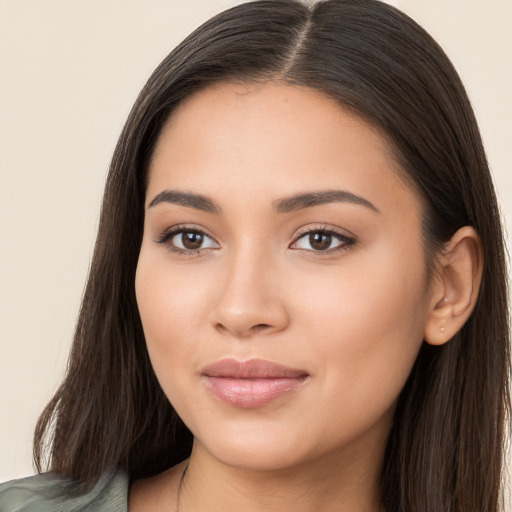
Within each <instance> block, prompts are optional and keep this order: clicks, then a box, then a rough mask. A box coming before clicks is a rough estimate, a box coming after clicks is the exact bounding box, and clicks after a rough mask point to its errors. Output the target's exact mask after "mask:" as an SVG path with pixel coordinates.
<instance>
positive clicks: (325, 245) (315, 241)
mask: <svg viewBox="0 0 512 512" xmlns="http://www.w3.org/2000/svg"><path fill="white" fill-rule="evenodd" d="M331 242H332V235H330V234H328V233H321V232H316V233H311V234H310V235H309V244H310V245H311V247H312V248H313V249H314V250H315V251H325V250H326V249H329V247H330V246H331Z"/></svg>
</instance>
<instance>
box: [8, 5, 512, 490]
mask: <svg viewBox="0 0 512 512" xmlns="http://www.w3.org/2000/svg"><path fill="white" fill-rule="evenodd" d="M236 3H241V2H235V1H228V0H187V1H171V0H166V1H164V0H149V1H148V0H73V1H72V2H70V1H69V0H0V73H1V80H0V140H1V149H0V170H1V171H0V172H1V178H2V179H1V183H2V186H1V189H0V233H1V251H0V344H1V345H0V346H1V352H0V354H1V356H0V410H1V411H2V416H1V420H0V481H4V480H8V479H12V478H16V477H20V476H24V475H27V474H31V473H32V472H33V469H32V465H31V441H32V432H33V429H34V425H35V422H36V418H37V416H38V414H39V413H40V411H41V409H42V408H43V406H44V405H45V403H46V402H47V401H48V400H49V399H50V397H51V395H52V393H53V392H54V391H55V389H56V387H57V384H58V382H59V380H60V378H61V377H62V375H63V372H64V369H65V363H66V358H67V353H68V349H69V346H70V340H71V337H72V333H73V328H74V322H75V319H76V315H77V311H78V307H79V303H80V297H81V294H82V290H83V286H84V282H85V278H86V274H87V270H88V265H89V259H90V256H91V254H92V248H93V243H94V237H95V230H96V227H97V221H98V213H99V206H100V200H101V195H102V187H103V183H104V179H105V175H106V172H107V168H108V164H109V160H110V157H111V154H112V151H113V148H114V145H115V142H116V139H117V137H118V135H119V133H120V130H121V127H122V125H123V123H124V120H125V118H126V116H127V114H128V111H129V109H130V107H131V105H132V103H133V101H134V100H135V97H136V95H137V93H138V91H139V90H140V88H141V87H142V85H143V84H144V82H145V80H146V79H147V78H148V76H149V74H150V73H151V71H152V70H153V69H154V67H155V66H156V65H157V64H158V63H159V62H160V60H161V59H162V58H163V57H164V56H165V55H166V54H167V53H168V52H169V50H170V49H171V48H172V47H173V46H175V45H176V44H177V43H178V42H179V41H180V40H181V39H182V38H183V37H185V36H186V35H187V34H188V33H189V32H190V31H191V30H192V29H193V28H195V27H196V26H197V25H198V24H200V23H201V22H202V21H204V20H206V19H207V18H209V17H210V16H211V15H212V14H214V13H216V12H218V11H220V10H222V9H223V8H226V7H230V6H232V5H235V4H236ZM390 3H393V4H395V5H398V6H399V7H400V8H401V9H402V10H404V11H405V12H406V13H408V14H410V15H411V16H412V17H413V18H415V19H416V20H417V21H418V22H419V23H420V24H421V25H423V26H424V27H425V28H426V29H427V30H428V31H429V32H431V34H432V35H433V36H434V37H435V38H436V39H437V40H438V41H439V42H440V43H441V45H442V46H443V47H444V49H445V50H446V52H447V53H448V55H449V56H450V57H451V59H452V60H453V62H454V64H455V66H456V68H457V69H458V70H459V72H460V74H461V76H462V78H463V80H464V81H465V83H466V86H467V89H468V92H469V96H470V98H471V100H472V102H473V104H474V107H475V110H476V114H477V117H478V119H479V123H480V126H481V129H482V134H483V138H484V142H485V144H486V147H487V150H488V156H489V160H490V163H491V168H492V171H493V174H494V177H495V181H496V185H497V190H498V195H499V197H500V201H501V205H502V208H503V213H504V216H505V217H506V220H507V224H508V225H509V226H510V225H511V222H512V193H511V192H512V179H511V176H510V171H511V170H512V151H511V146H512V96H511V93H510V91H512V35H511V33H512V31H511V28H512V0H466V1H463V0H430V1H425V0H401V1H398V2H390Z"/></svg>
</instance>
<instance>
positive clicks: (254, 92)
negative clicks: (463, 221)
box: [129, 84, 481, 512]
mask: <svg viewBox="0 0 512 512" xmlns="http://www.w3.org/2000/svg"><path fill="white" fill-rule="evenodd" d="M400 176H401V171H400V169H399V168H398V167H397V164H396V162H395V161H394V159H393V158H392V155H391V154H390V151H389V149H388V146H387V144H386V141H385V139H384V138H383V137H382V136H381V135H380V134H379V133H378V131H377V130H375V129H374V128H373V127H372V126H371V125H369V124H367V123H365V122H363V121H362V120H361V119H359V118H358V117H356V116H354V115H353V114H350V113H348V112H347V111H346V110H344V109H343V108H342V107H340V106H339V105H338V104H337V103H335V102H334V101H333V100H331V99H328V98H326V97H325V96H323V95H321V94H320V93H318V92H316V91H313V90H311V89H307V88H300V87H292V86H287V85H276V84H268V85H263V86H258V87H255V86H247V85H233V84H231V85H230V84H221V85H218V86H214V87H211V88H209V89H207V90H205V91H202V92H200V93H198V94H196V95H195V96H193V97H192V98H190V99H188V100H187V101H185V102H184V103H183V104H182V105H181V106H180V107H179V108H178V109H177V111H175V112H174V113H173V115H172V116H171V118H170V120H169V121H168V123H167V124H166V126H165V128H164V129H163V131H162V133H161V135H160V138H159V141H158V144H157V146H156V149H155V153H154V155H153V159H152V162H151V165H150V170H149V183H148V189H147V196H146V218H145V226H144V238H143V242H142V248H141V253H140V258H139V264H138V268H137V277H136V293H137V301H138V305H139V310H140V313H141V318H142V323H143V327H144V332H145V336H146V341H147V346H148V351H149V354H150V357H151V360H152V364H153V367H154V369H155V372H156V375H157V377H158V379H159V382H160V385H161V386H162V389H163V390H164V392H165V393H166V395H167V397H168V398H169V400H170V401H171V403H172V404H173V406H174V407H175V409H176V410H177V412H178V413H179V414H180V416H181V418H182V419H183V421H184V422H185V423H186V424H187V426H188V427H189V428H190V430H191V431H192V433H193V434H194V439H195V440H194V448H193V451H192V454H191V457H190V459H189V460H188V461H186V463H184V464H181V465H179V466H177V467H175V468H172V469H170V470H169V471H167V472H165V473H162V474H161V475H157V476H156V477H153V478H151V479H147V480H140V481H138V482H135V483H134V484H133V486H132V488H131V492H130V502H129V508H130V511H135V512H139V511H146V510H152V511H156V512H159V511H162V512H163V511H169V510H180V511H182V512H189V511H195V512H199V511H209V512H216V511H222V512H225V511H227V510H244V511H248V512H251V511H265V512H271V511H282V510H294V512H310V511H315V512H334V511H337V512H353V511H358V512H378V511H380V510H381V508H380V505H379V501H380V497H379V475H380V468H381V465H382V460H383V453H384V447H385V441H386V438H387V435H388V434H389V430H390V428H391V423H392V415H393V411H394V406H395V403H396V400H397V397H398V395H399V393H400V391H401V389H402V388H403V385H404V383H405V381H406V379H407V376H408V375H409V373H410V370H411V367H412V365H413V363H414V360H415V358H416V355H417V353H418V350H419V348H420V346H421V344H422V343H423V342H424V340H426V341H427V342H429V343H433V344H441V343H445V342H446V341H448V340H449V339H450V338H451V337H452V336H453V334H454V333H455V332H456V331H457V330H458V329H459V328H460V327H461V326H462V325H463V323H464V321H465V320H466V319H467V317H468V316H469V314H470V313H471V311H472V304H474V298H475V293H476V291H477V290H478V285H479V282H480V281H479V280H480V276H481V253H480V250H479V241H478V237H477V236H476V234H475V233H474V231H472V230H471V228H463V229H462V230H461V231H460V232H458V233H457V234H456V236H455V237H454V239H453V240H452V242H451V243H450V245H449V247H447V251H446V253H444V254H443V255H442V256H440V257H439V260H438V262H437V265H438V272H437V273H436V274H435V278H434V279H433V280H431V281H430V280H429V279H428V274H427V272H426V264H425V256H424V250H423V240H422V230H421V202H420V200H419V198H418V197H417V195H416V193H415V192H414V191H413V190H411V189H410V188H409V187H408V186H407V185H406V184H405V183H404V181H403V180H402V179H401V177H400ZM226 359H228V360H230V361H233V360H235V361H237V362H242V363H245V362H247V361H249V362H250V361H253V362H254V360H257V361H260V360H264V361H266V362H270V364H274V365H279V366H280V367H286V368H287V369H293V371H295V372H297V373H300V374H301V376H300V378H299V377H297V378H295V380H294V379H291V381H292V384H291V385H290V386H291V387H290V389H288V388H285V390H284V391H283V392H281V393H280V394H278V395H275V396H274V395H273V394H272V393H270V394H269V393H268V389H273V388H272V387H271V385H269V386H267V387H268V389H267V388H261V386H260V387H258V386H259V384H260V383H253V382H252V381H251V383H250V384H247V385H246V382H247V380H236V382H235V383H234V384H233V386H232V388H229V386H228V387H226V386H227V385H226V382H228V383H229V382H231V381H230V380H229V379H228V380H226V379H225V378H224V376H222V377H221V378H217V377H215V376H212V375H211V370H210V368H211V367H212V365H213V366H215V365H218V364H219V361H220V362H222V361H225V360H226ZM263 380H265V379H263ZM249 381H250V379H249ZM219 382H220V384H219V386H220V387H216V386H217V384H218V383H219ZM265 382H266V381H265ZM212 383H214V384H212ZM253 384H254V386H255V387H254V389H258V390H260V388H261V389H264V390H265V389H267V391H264V392H263V391H262V393H263V395H265V393H267V394H266V395H265V396H266V398H265V396H264V399H261V396H263V395H261V393H260V392H259V391H258V393H256V392H255V391H254V389H253V387H252V386H253ZM277 386H278V385H277ZM278 387H279V386H278ZM219 389H220V391H219ZM226 389H227V391H226ZM260 395H261V396H260ZM185 467H187V471H186V475H185V477H184V478H183V479H182V476H183V473H184V470H185ZM181 480H182V484H181V485H180V481H181Z"/></svg>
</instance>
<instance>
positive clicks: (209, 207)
mask: <svg viewBox="0 0 512 512" xmlns="http://www.w3.org/2000/svg"><path fill="white" fill-rule="evenodd" d="M160 203H174V204H179V205H181V206H187V207H189V208H195V209H196V210H202V211H204V212H208V213H220V211H221V210H220V208H219V207H218V206H217V205H216V204H215V203H214V202H213V201H212V200H211V199H208V198H207V197H206V196H203V195H201V194H193V193H191V192H182V191H180V190H164V191H163V192H160V193H159V194H157V195H156V196H155V197H154V198H153V199H152V201H151V202H150V203H149V208H152V207H153V206H156V205H157V204H160Z"/></svg>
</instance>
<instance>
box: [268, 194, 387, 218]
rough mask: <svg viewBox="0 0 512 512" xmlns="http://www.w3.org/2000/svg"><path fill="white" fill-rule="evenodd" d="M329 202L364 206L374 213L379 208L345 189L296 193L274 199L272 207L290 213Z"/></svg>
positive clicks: (377, 211) (277, 210) (279, 211)
mask: <svg viewBox="0 0 512 512" xmlns="http://www.w3.org/2000/svg"><path fill="white" fill-rule="evenodd" d="M329 203H352V204H357V205H361V206H365V207H367V208H369V209H370V210H373V211H374V212H376V213H380V211H379V209H378V208H377V207H376V206H375V205H373V204H372V203H371V202H370V201H368V200H367V199H365V198H364V197H361V196H357V195H355V194H352V192H347V191H346V190H321V191H318V192H311V193H305V194H297V195H294V196H291V197H287V198H285V199H280V200H278V201H274V209H275V210H276V212H278V213H290V212H294V211H297V210H302V209H304V208H311V207H313V206H319V205H322V204H329Z"/></svg>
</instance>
